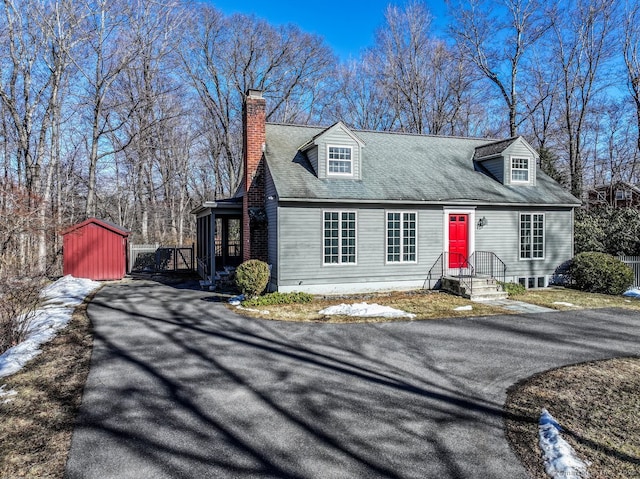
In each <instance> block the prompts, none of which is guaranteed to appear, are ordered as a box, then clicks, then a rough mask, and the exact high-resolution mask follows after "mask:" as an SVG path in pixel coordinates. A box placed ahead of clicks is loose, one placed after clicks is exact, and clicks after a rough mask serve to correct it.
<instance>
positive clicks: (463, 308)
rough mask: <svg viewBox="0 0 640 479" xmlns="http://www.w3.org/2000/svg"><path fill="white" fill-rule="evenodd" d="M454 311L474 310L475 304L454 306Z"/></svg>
mask: <svg viewBox="0 0 640 479" xmlns="http://www.w3.org/2000/svg"><path fill="white" fill-rule="evenodd" d="M453 310H454V311H472V310H473V306H471V305H470V304H468V305H467V306H458V307H457V308H453Z"/></svg>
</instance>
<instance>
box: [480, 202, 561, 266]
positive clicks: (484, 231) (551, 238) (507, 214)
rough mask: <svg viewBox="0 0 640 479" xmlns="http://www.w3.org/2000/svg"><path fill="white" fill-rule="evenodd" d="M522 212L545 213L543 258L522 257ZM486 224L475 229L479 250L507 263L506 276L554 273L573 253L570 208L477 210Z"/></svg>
mask: <svg viewBox="0 0 640 479" xmlns="http://www.w3.org/2000/svg"><path fill="white" fill-rule="evenodd" d="M520 213H544V231H545V233H544V234H545V238H544V258H543V259H533V260H531V259H527V260H521V259H520V243H519V241H520ZM483 216H484V217H485V218H486V219H487V222H488V224H487V226H485V227H484V228H479V229H476V251H493V252H494V253H495V254H496V255H498V257H499V258H500V259H501V260H502V261H504V262H505V264H506V265H507V277H514V278H517V277H533V276H543V275H552V274H553V273H554V271H555V270H556V268H557V267H558V266H560V264H562V263H563V262H564V261H567V260H568V259H570V258H571V257H572V256H573V214H572V211H571V209H570V208H557V209H549V208H546V209H545V208H525V207H523V208H514V209H509V210H504V209H497V208H496V209H487V208H478V209H477V210H476V220H477V219H478V218H481V217H483Z"/></svg>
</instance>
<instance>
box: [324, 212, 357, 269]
mask: <svg viewBox="0 0 640 479" xmlns="http://www.w3.org/2000/svg"><path fill="white" fill-rule="evenodd" d="M325 213H338V215H339V220H338V241H339V242H338V262H337V263H326V262H325V261H324V256H325V254H324V240H325V236H324V221H325V220H324V215H325ZM342 213H353V214H354V221H355V233H356V236H355V238H354V240H355V244H356V260H355V262H353V263H345V262H343V261H342ZM321 228H322V248H321V252H322V256H321V258H320V260H321V262H322V266H323V267H324V266H327V267H335V266H355V265H357V264H358V249H359V248H358V211H357V210H322V224H321Z"/></svg>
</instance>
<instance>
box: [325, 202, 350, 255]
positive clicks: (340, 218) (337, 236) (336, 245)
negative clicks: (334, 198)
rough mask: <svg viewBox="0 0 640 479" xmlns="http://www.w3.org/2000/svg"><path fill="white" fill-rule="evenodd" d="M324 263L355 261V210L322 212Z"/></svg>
mask: <svg viewBox="0 0 640 479" xmlns="http://www.w3.org/2000/svg"><path fill="white" fill-rule="evenodd" d="M323 237H324V255H323V256H324V260H323V262H324V264H350V263H355V262H356V212H355V211H325V212H324V226H323Z"/></svg>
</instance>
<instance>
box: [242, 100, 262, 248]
mask: <svg viewBox="0 0 640 479" xmlns="http://www.w3.org/2000/svg"><path fill="white" fill-rule="evenodd" d="M265 121H266V101H265V99H264V98H263V97H262V91H260V90H251V89H250V90H249V91H247V95H246V98H245V102H244V108H243V111H242V127H243V149H242V152H243V153H242V154H243V160H244V187H245V193H244V197H243V199H242V241H243V245H242V246H243V248H242V260H243V261H247V260H249V259H259V260H262V261H268V253H267V232H268V230H267V219H266V213H265V208H264V207H265V204H264V200H265V185H264V177H265V171H264V168H265V166H264V159H263V156H262V155H263V151H264V145H265V140H266V134H265Z"/></svg>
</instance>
